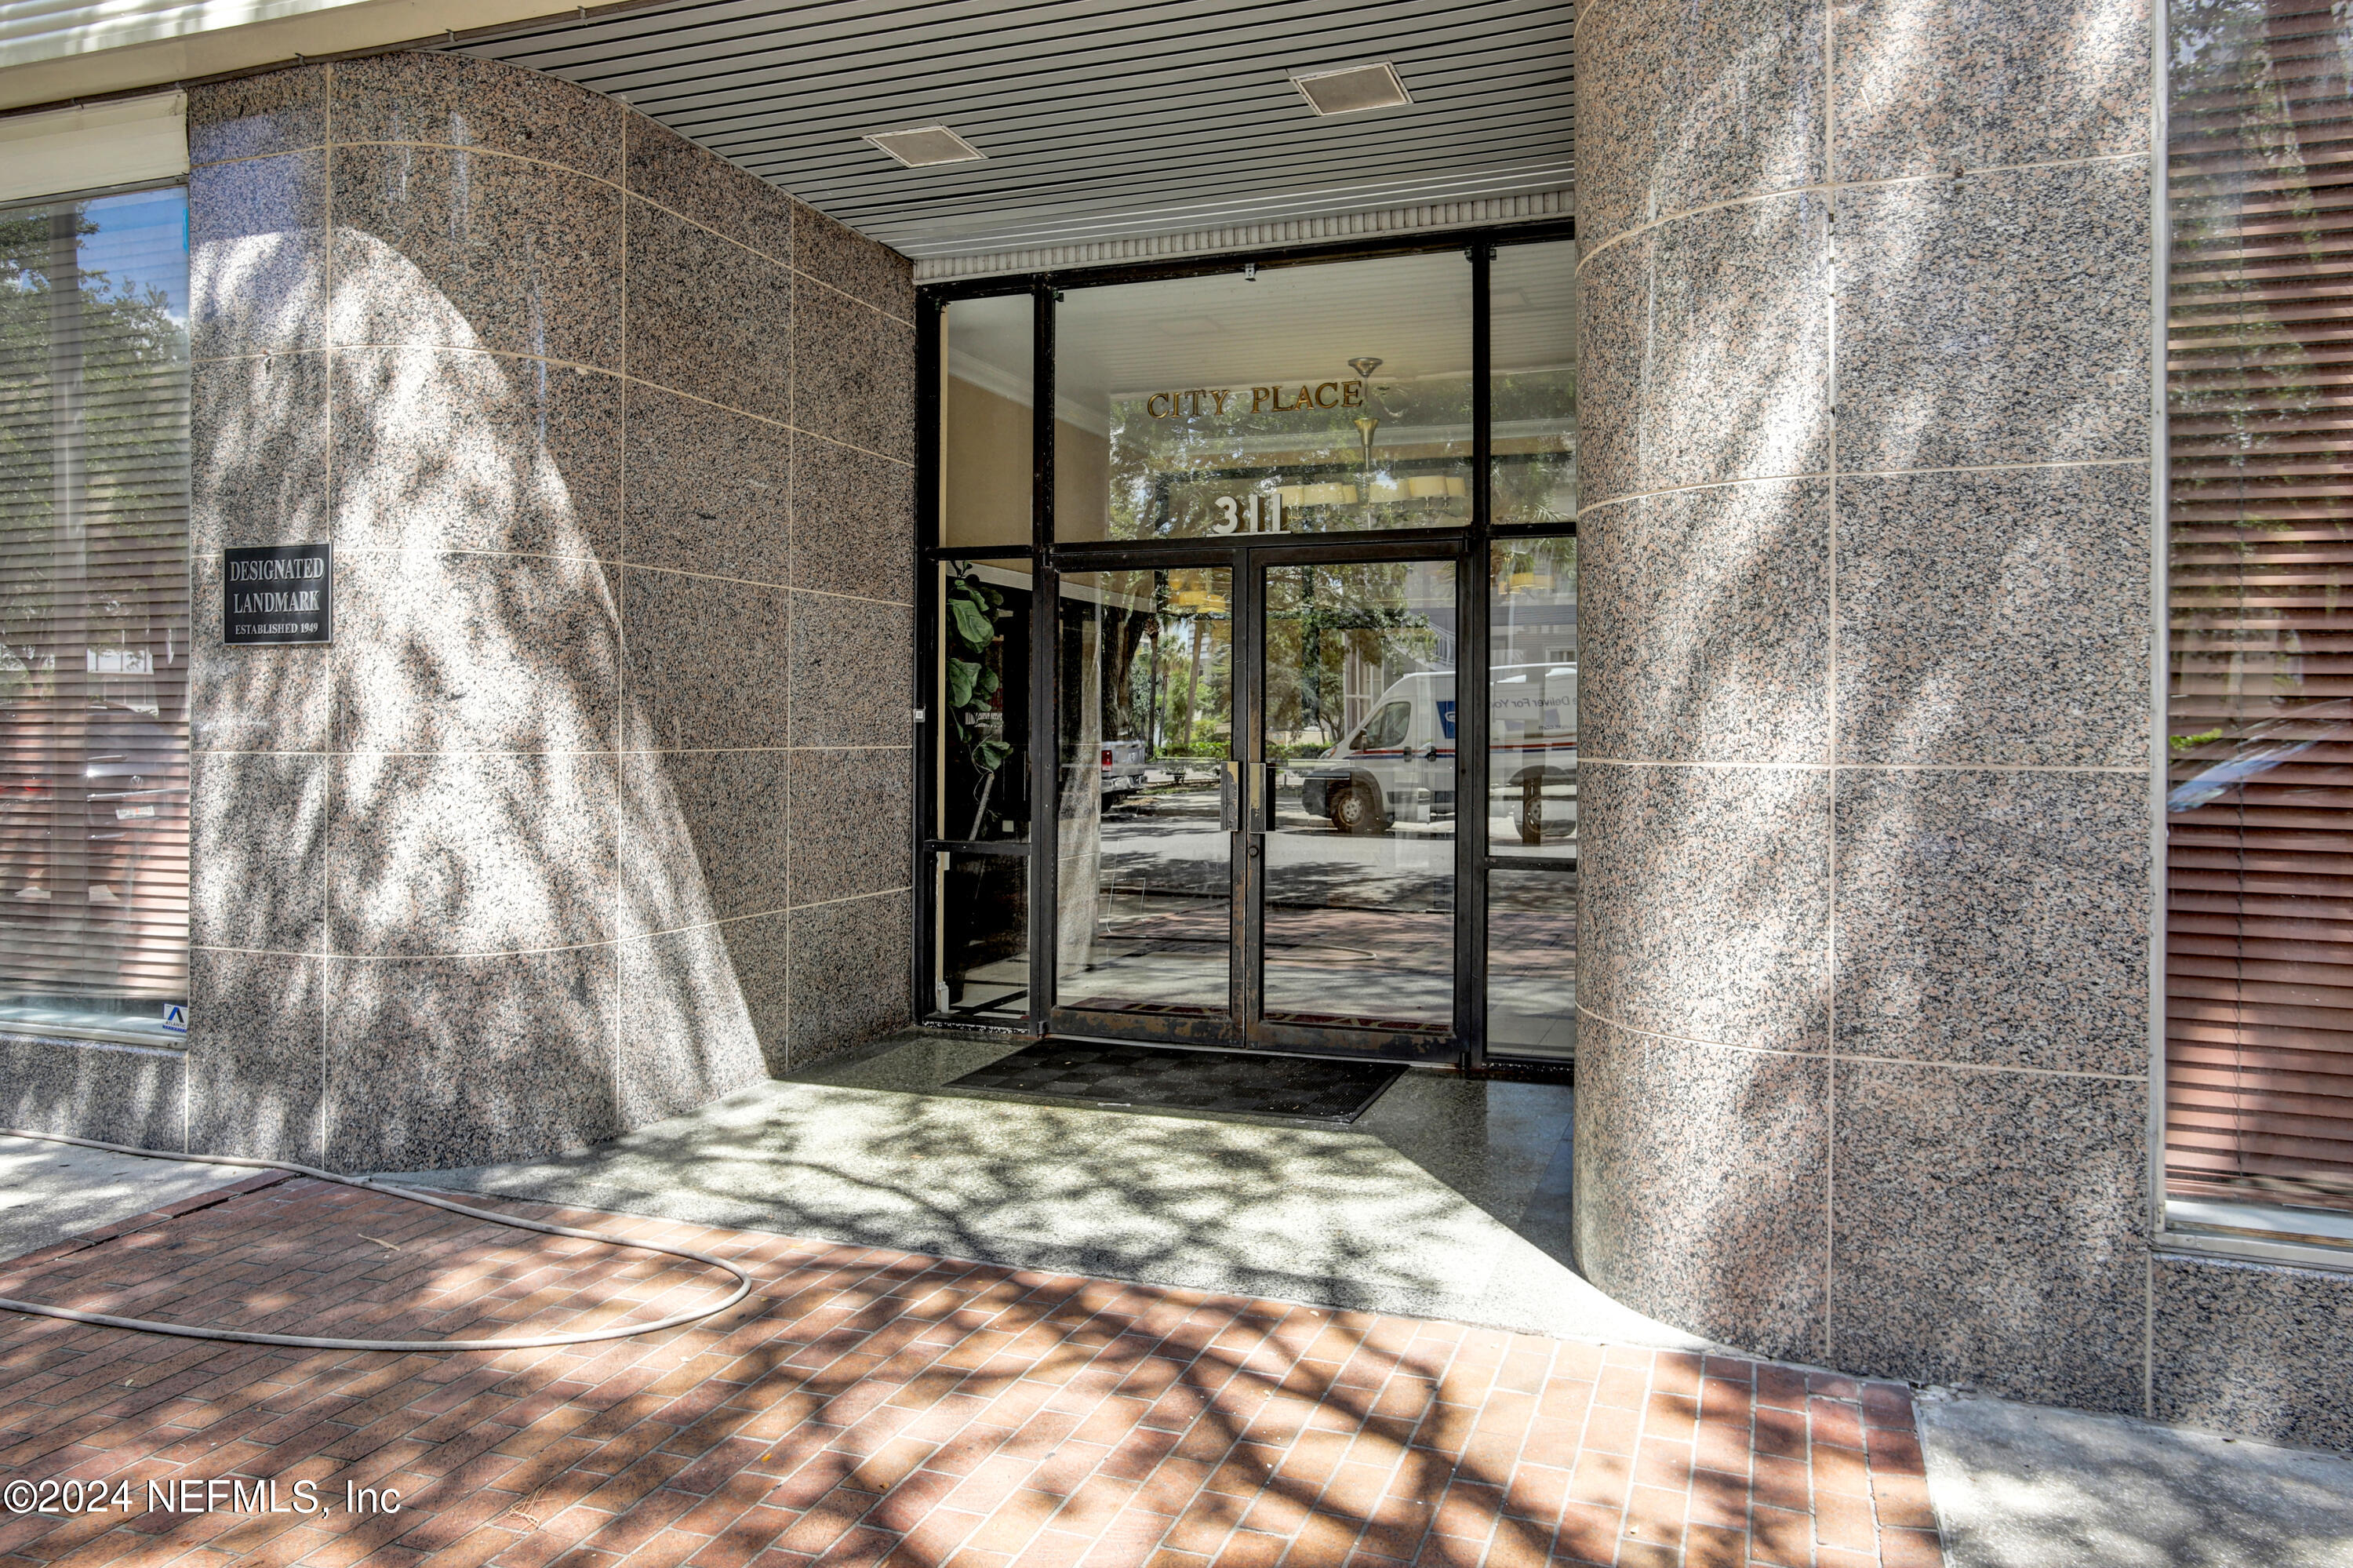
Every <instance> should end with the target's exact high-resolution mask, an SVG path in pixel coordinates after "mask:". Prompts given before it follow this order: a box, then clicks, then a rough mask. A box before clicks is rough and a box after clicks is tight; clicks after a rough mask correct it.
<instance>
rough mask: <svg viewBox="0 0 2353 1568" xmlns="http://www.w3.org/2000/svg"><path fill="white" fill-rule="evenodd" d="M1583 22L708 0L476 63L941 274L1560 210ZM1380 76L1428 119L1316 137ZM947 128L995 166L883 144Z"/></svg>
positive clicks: (536, 37)
mask: <svg viewBox="0 0 2353 1568" xmlns="http://www.w3.org/2000/svg"><path fill="white" fill-rule="evenodd" d="M1573 19H1574V18H1573V12H1572V8H1571V6H1570V5H1567V4H1561V3H1557V0H1554V3H1537V0H1470V3H1466V4H1461V5H1430V4H1427V3H1406V0H1359V3H1356V4H1350V3H1347V0H1337V3H1332V4H1318V3H1315V0H1274V3H1272V4H1270V5H1261V6H1255V7H1240V6H1235V5H1230V4H1226V3H1223V0H1217V3H1213V0H1155V3H1152V4H1121V5H1103V4H1099V3H1090V0H1047V3H1045V4H1040V5H1024V6H1020V7H1018V8H1017V7H1010V6H1007V5H1001V4H992V3H989V0H931V3H918V4H912V5H910V4H888V3H885V0H829V3H824V4H806V5H777V4H775V3H773V0H768V3H752V0H716V3H712V0H701V3H691V4H675V5H650V6H645V7H642V8H634V9H626V10H616V11H611V12H607V13H605V14H602V15H599V14H596V13H594V12H592V13H591V14H589V15H588V16H585V17H582V18H579V19H575V20H573V21H567V22H562V23H554V24H531V25H527V26H522V27H520V28H518V29H515V30H511V31H508V32H506V33H503V34H501V35H498V36H495V37H476V38H465V37H461V38H460V40H459V43H458V45H457V47H458V48H461V49H462V50H463V51H464V52H466V53H469V54H474V55H480V56H484V57H487V58H495V59H503V60H509V61H512V63H514V64H517V65H522V66H527V67H530V68H531V69H535V70H543V71H546V72H548V73H550V74H552V75H554V76H559V77H563V78H565V79H567V80H571V81H576V82H579V83H580V84H582V85H583V86H586V87H590V88H594V89H596V90H599V91H603V92H609V93H614V94H617V95H619V96H622V97H625V98H626V99H627V100H628V101H629V102H630V103H631V104H632V105H634V106H635V107H636V108H637V109H638V110H639V111H642V112H644V113H646V114H649V115H650V116H652V117H653V118H654V119H656V120H658V121H660V122H662V123H664V124H666V125H669V126H670V127H671V128H672V129H673V130H676V131H678V132H681V133H682V134H685V135H687V136H690V137H692V138H693V139H694V140H695V141H697V142H699V143H702V145H703V146H705V147H708V148H710V149H711V150H712V151H713V152H715V153H718V154H721V155H722V156H723V157H726V158H728V159H730V160H731V161H733V162H734V163H735V164H739V165H740V166H742V167H744V168H745V169H748V170H750V171H751V172H752V173H754V174H755V175H760V176H761V177H762V178H764V179H765V180H768V181H769V182H770V183H772V184H774V185H777V186H779V187H780V188H782V189H785V190H788V191H790V192H792V193H793V194H794V195H795V196H799V197H800V198H801V199H802V200H804V201H807V202H808V203H809V204H810V205H811V206H813V207H817V208H818V210H819V211H821V212H825V213H828V214H829V215H830V216H832V217H837V218H839V219H841V220H842V221H843V222H845V223H848V224H849V225H850V226H851V227H852V228H857V229H859V230H860V231H861V232H863V233H866V234H868V235H870V236H871V237H873V238H877V239H880V240H881V241H882V242H883V243H885V244H887V245H891V246H892V247H894V248H895V249H899V250H901V251H903V252H905V253H906V254H908V255H910V256H914V257H918V258H921V257H929V256H952V255H967V254H973V253H976V252H985V251H991V250H1001V249H1015V248H1019V247H1034V246H1040V245H1070V244H1082V243H1086V242H1089V241H1093V240H1100V239H1105V238H1126V237H1133V236H1138V235H1147V234H1169V233H1179V232H1187V231H1193V230H1198V229H1201V228H1208V227H1214V226H1218V225H1222V224H1260V225H1262V224H1267V223H1277V222H1281V221H1283V220H1285V219H1289V218H1303V217H1323V216H1326V215H1330V214H1334V213H1341V212H1355V211H1364V210H1370V209H1375V208H1386V207H1405V206H1411V205H1419V204H1426V203H1438V202H1462V201H1474V200H1481V199H1487V198H1493V197H1501V196H1520V195H1525V194H1529V193H1533V192H1538V191H1556V190H1559V189H1561V188H1563V187H1565V186H1567V185H1568V184H1569V183H1570V177H1571V170H1570V143H1571V135H1572V120H1573V114H1574V98H1573V91H1572V86H1573V84H1572V72H1571V68H1570V58H1569V37H1570V27H1571V24H1572V21H1573ZM1375 61H1378V62H1383V63H1386V64H1388V65H1389V66H1391V67H1393V68H1394V69H1395V70H1396V73H1397V76H1398V80H1399V81H1400V83H1401V84H1402V85H1403V86H1404V88H1405V89H1406V90H1407V91H1408V92H1409V95H1410V97H1411V102H1410V103H1409V104H1405V105H1400V106H1397V107H1390V108H1381V109H1377V110H1374V111H1369V112H1360V113H1345V114H1337V115H1331V116H1318V115H1317V114H1316V113H1315V112H1314V110H1313V109H1312V108H1311V107H1310V106H1309V104H1308V103H1307V102H1306V101H1303V96H1302V93H1301V91H1300V90H1299V89H1298V88H1296V87H1295V86H1294V85H1293V78H1294V77H1299V76H1309V75H1313V74H1314V73H1317V72H1322V71H1328V70H1333V69H1341V68H1346V67H1352V66H1361V65H1365V64H1367V63H1371V62H1375ZM931 126H944V127H948V128H950V129H952V130H953V131H954V132H955V133H956V134H957V135H959V136H961V137H962V138H964V139H965V141H966V142H967V143H970V144H971V145H972V146H973V147H974V148H976V149H977V150H978V151H979V152H981V153H982V154H986V156H985V157H984V158H982V159H977V160H969V161H965V162H962V163H958V164H934V165H932V166H928V167H913V168H910V167H904V166H902V165H901V164H898V163H896V162H894V161H893V160H892V158H891V157H889V156H886V155H885V154H883V153H882V152H881V150H880V149H879V148H878V147H877V146H876V145H875V144H873V143H871V142H870V141H868V140H866V138H868V137H869V136H871V135H874V134H876V133H880V132H893V131H900V130H903V129H906V128H909V127H931Z"/></svg>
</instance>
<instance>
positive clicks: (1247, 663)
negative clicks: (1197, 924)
mask: <svg viewBox="0 0 2353 1568" xmlns="http://www.w3.org/2000/svg"><path fill="white" fill-rule="evenodd" d="M1273 555H1274V553H1273V552H1267V553H1261V552H1260V551H1257V550H1253V549H1251V548H1250V547H1249V546H1247V545H1241V546H1233V547H1231V548H1230V549H1229V559H1230V560H1231V561H1232V562H1233V592H1234V598H1233V606H1234V634H1233V660H1234V678H1233V680H1231V681H1230V682H1229V683H1228V685H1229V689H1230V690H1231V692H1232V694H1233V710H1234V711H1233V723H1232V726H1231V727H1230V728H1229V731H1228V734H1229V740H1228V742H1227V746H1226V754H1227V758H1228V760H1229V763H1239V764H1240V789H1239V790H1238V791H1237V794H1238V796H1239V799H1238V800H1236V802H1235V808H1234V825H1235V827H1236V829H1237V830H1238V831H1237V832H1235V833H1234V834H1233V835H1232V836H1231V837H1230V838H1229V839H1228V840H1227V848H1226V853H1227V854H1228V855H1229V856H1230V857H1231V859H1232V862H1233V864H1232V868H1231V871H1230V874H1229V876H1230V881H1229V885H1230V886H1231V887H1232V889H1233V893H1232V898H1233V922H1232V927H1233V936H1232V938H1231V952H1230V956H1229V958H1228V959H1227V960H1226V961H1227V963H1228V964H1229V965H1230V966H1231V969H1229V982H1230V983H1229V988H1228V994H1229V998H1230V1001H1229V1005H1230V1006H1231V1007H1232V1009H1233V1021H1234V1022H1233V1026H1234V1031H1235V1033H1236V1034H1237V1035H1238V1036H1239V1037H1240V1040H1241V1041H1242V1043H1243V1044H1247V1045H1250V1046H1252V1047H1263V1046H1265V1045H1266V1044H1268V1041H1267V1038H1266V1035H1267V1024H1266V856H1265V853H1264V845H1263V842H1261V835H1258V834H1256V833H1255V832H1253V831H1252V830H1253V827H1254V825H1255V823H1256V822H1257V820H1258V813H1257V811H1256V810H1254V806H1255V803H1256V798H1257V797H1256V791H1257V788H1258V787H1259V786H1260V785H1261V783H1262V782H1263V780H1262V779H1261V778H1260V777H1258V775H1259V773H1260V770H1261V768H1262V767H1263V764H1264V759H1265V754H1266V736H1265V733H1264V723H1265V716H1266V615H1265V590H1264V585H1265V576H1264V574H1265V572H1266V570H1267V568H1268V567H1269V566H1270V565H1271V564H1274V563H1273V560H1272V559H1271V558H1270V557H1271V556H1273ZM1245 677H1247V678H1245ZM1253 848H1257V849H1259V850H1260V853H1258V854H1256V855H1253V854H1251V853H1250V851H1251V850H1252V849H1253Z"/></svg>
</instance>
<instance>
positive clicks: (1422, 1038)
mask: <svg viewBox="0 0 2353 1568" xmlns="http://www.w3.org/2000/svg"><path fill="white" fill-rule="evenodd" d="M1460 576H1461V573H1460V563H1459V561H1458V560H1457V558H1456V552H1455V550H1454V549H1453V548H1452V547H1451V546H1442V545H1441V546H1430V545H1419V546H1409V545H1403V544H1398V545H1382V546H1355V547H1351V548H1346V549H1336V548H1335V546H1329V545H1317V546H1301V545H1298V544H1296V543H1285V542H1282V541H1279V540H1277V541H1249V542H1237V543H1236V544H1234V545H1231V546H1212V547H1208V548H1203V547H1200V546H1196V547H1194V548H1192V549H1189V550H1187V551H1186V552H1184V553H1183V554H1182V555H1181V556H1171V557H1168V558H1166V559H1162V560H1155V561H1151V562H1148V563H1146V562H1143V561H1139V560H1137V559H1136V558H1134V556H1129V557H1127V558H1125V559H1123V560H1121V561H1119V563H1118V564H1117V565H1116V567H1109V568H1106V569H1101V570H1075V569H1073V570H1066V571H1064V572H1063V573H1062V574H1061V576H1060V587H1059V590H1058V592H1059V597H1060V621H1059V626H1060V630H1059V634H1058V635H1059V648H1058V654H1057V688H1058V700H1057V706H1058V708H1059V710H1060V715H1061V719H1060V747H1059V748H1058V758H1059V768H1058V778H1059V785H1058V798H1057V804H1056V810H1055V839H1056V842H1055V848H1054V853H1053V857H1052V863H1053V882H1054V895H1053V908H1054V917H1053V922H1052V925H1053V933H1054V948H1055V969H1054V972H1055V987H1054V990H1055V1002H1054V1007H1053V1010H1052V1014H1051V1017H1052V1026H1053V1028H1054V1030H1055V1031H1056V1032H1057V1033H1071V1034H1082V1035H1089V1036H1095V1037H1103V1038H1115V1039H1141V1040H1160V1041H1166V1042H1169V1043H1172V1044H1214V1045H1227V1046H1258V1047H1264V1048H1267V1049H1271V1050H1282V1051H1312V1052H1318V1053H1345V1054H1357V1053H1366V1054H1390V1055H1403V1056H1409V1057H1414V1058H1422V1057H1440V1056H1448V1055H1451V1054H1455V1051H1456V1047H1457V1044H1458V1039H1457V1036H1456V1033H1455V1020H1456V997H1455V985H1456V952H1457V946H1456V930H1455V927H1456V920H1455V872H1456V847H1455V821H1454V818H1455V800H1456V799H1457V796H1458V792H1459V789H1460V785H1459V781H1458V774H1459V770H1460V767H1461V758H1460V756H1459V748H1458V747H1457V746H1456V744H1455V692H1454V681H1455V669H1456V662H1457V657H1458V649H1457V628H1458V625H1459V620H1458V617H1459V612H1460V605H1459V600H1460V591H1459V590H1460V581H1459V579H1460Z"/></svg>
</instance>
